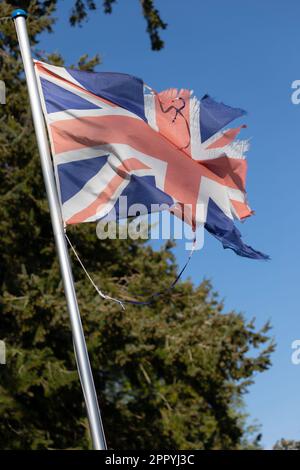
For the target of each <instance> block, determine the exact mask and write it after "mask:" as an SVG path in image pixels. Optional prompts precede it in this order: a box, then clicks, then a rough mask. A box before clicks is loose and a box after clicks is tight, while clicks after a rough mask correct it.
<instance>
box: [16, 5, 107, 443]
mask: <svg viewBox="0 0 300 470" xmlns="http://www.w3.org/2000/svg"><path fill="white" fill-rule="evenodd" d="M26 17H27V13H26V12H25V11H24V10H19V9H18V10H15V11H14V12H13V13H12V19H13V20H14V24H15V27H16V31H17V35H18V41H19V45H20V51H21V55H22V60H23V64H24V70H25V75H26V81H27V87H28V93H29V98H30V104H31V110H32V116H33V123H34V128H35V133H36V138H37V143H38V149H39V154H40V159H41V166H42V171H43V176H44V182H45V186H46V192H47V196H48V202H49V208H50V215H51V221H52V227H53V232H54V238H55V243H56V249H57V253H58V258H59V264H60V269H61V275H62V279H63V283H64V289H65V295H66V299H67V305H68V310H69V315H70V321H71V329H72V335H73V342H74V349H75V357H76V362H77V369H78V373H79V377H80V381H81V385H82V390H83V395H84V399H85V403H86V408H87V414H88V419H89V425H90V431H91V436H92V441H93V447H94V449H95V450H105V449H106V448H107V447H106V441H105V435H104V430H103V425H102V420H101V414H100V410H99V406H98V401H97V394H96V390H95V385H94V380H93V375H92V370H91V366H90V361H89V356H88V352H87V347H86V342H85V338H84V333H83V328H82V323H81V317H80V313H79V308H78V303H77V298H76V293H75V288H74V282H73V276H72V271H71V266H70V260H69V253H68V250H67V245H66V239H65V234H64V227H63V220H62V215H61V209H60V204H59V199H58V195H57V189H56V184H55V179H54V175H53V168H52V161H51V156H50V149H49V144H48V138H47V132H46V127H45V123H44V116H43V112H42V107H41V102H40V96H39V92H38V85H37V80H36V76H35V72H34V66H33V61H32V57H31V50H30V44H29V38H28V33H27V27H26Z"/></svg>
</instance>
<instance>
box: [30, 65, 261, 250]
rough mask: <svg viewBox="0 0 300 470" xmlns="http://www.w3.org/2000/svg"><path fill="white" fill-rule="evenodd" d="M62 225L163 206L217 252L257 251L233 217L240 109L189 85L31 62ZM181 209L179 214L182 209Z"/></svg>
mask: <svg viewBox="0 0 300 470" xmlns="http://www.w3.org/2000/svg"><path fill="white" fill-rule="evenodd" d="M35 70H36V75H37V78H38V84H39V89H40V96H41V100H42V105H43V110H44V115H45V119H46V123H47V127H48V132H49V138H50V142H51V149H52V155H53V163H54V169H55V175H56V181H57V186H58V191H59V196H60V201H61V208H62V214H63V219H64V222H65V224H66V225H68V224H76V223H80V222H91V221H96V220H99V219H101V218H103V217H105V216H109V214H112V213H113V214H115V217H116V218H122V217H127V216H128V213H124V212H122V209H121V204H120V196H126V197H127V207H130V206H131V205H132V204H137V203H138V204H143V206H144V207H145V208H146V210H147V211H148V212H150V211H151V210H153V209H152V208H153V207H160V206H162V205H163V206H164V207H166V205H167V207H169V208H170V211H171V212H173V213H174V214H175V215H177V216H179V217H181V218H183V219H184V220H185V221H187V222H189V223H190V224H191V225H192V226H193V227H194V228H195V227H196V226H197V225H198V224H205V228H206V229H207V230H208V231H209V232H210V233H211V234H212V235H214V236H215V237H216V238H217V239H219V240H220V241H221V242H222V244H223V246H224V248H231V249H233V250H234V251H235V252H236V253H237V254H239V255H241V256H246V257H249V258H256V259H264V258H266V255H264V254H263V253H260V252H259V251H256V250H254V249H253V248H251V247H250V246H248V245H246V244H244V242H243V241H242V239H241V234H240V232H239V230H238V229H237V228H236V227H235V225H234V222H233V221H234V219H239V220H242V219H245V218H246V217H248V216H250V215H251V214H252V211H251V209H250V207H249V205H248V202H247V199H246V190H245V178H246V170H247V164H246V160H245V157H244V154H245V152H246V151H247V149H248V143H247V141H243V140H236V137H237V135H238V134H239V132H240V131H241V128H242V127H245V126H240V127H236V128H230V129H226V130H222V129H223V128H224V127H225V126H227V124H228V123H230V122H231V121H233V120H234V119H236V118H238V117H241V116H242V115H244V114H245V112H244V111H243V110H242V109H239V108H232V107H230V106H227V105H225V104H223V103H218V102H216V101H214V100H213V99H212V98H211V97H210V96H208V95H205V96H204V97H203V98H202V99H201V100H200V101H198V100H197V98H196V97H195V96H193V93H192V92H191V91H189V90H185V89H182V90H176V89H169V90H166V91H162V92H160V93H157V92H155V91H154V90H153V89H152V88H150V87H149V86H148V85H146V84H145V83H144V82H143V81H142V80H140V79H139V78H136V77H133V76H131V75H126V74H121V73H108V72H101V73H93V72H85V71H80V70H74V69H70V68H65V67H56V66H53V65H49V64H46V63H43V62H40V61H36V62H35ZM187 207H188V208H189V209H188V210H187V209H186V208H187Z"/></svg>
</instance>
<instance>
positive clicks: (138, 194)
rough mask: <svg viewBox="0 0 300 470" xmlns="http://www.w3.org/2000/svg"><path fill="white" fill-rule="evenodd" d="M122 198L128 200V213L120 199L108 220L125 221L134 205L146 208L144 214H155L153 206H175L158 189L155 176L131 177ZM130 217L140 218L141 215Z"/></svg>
mask: <svg viewBox="0 0 300 470" xmlns="http://www.w3.org/2000/svg"><path fill="white" fill-rule="evenodd" d="M122 196H125V197H126V198H127V203H126V209H127V210H126V212H124V209H125V206H124V207H123V205H122V204H120V201H119V199H118V200H117V202H116V204H115V206H114V209H113V210H112V211H111V212H110V213H109V214H108V215H107V216H105V219H106V220H115V219H124V218H126V217H128V209H130V207H131V206H133V205H134V204H143V206H145V208H146V209H147V210H146V211H145V212H143V214H144V213H151V212H153V207H152V208H151V205H152V204H159V205H162V204H165V205H167V206H168V207H171V206H172V205H173V204H174V201H173V198H171V197H170V196H169V195H168V194H166V193H165V192H163V191H161V190H160V189H158V188H157V187H156V183H155V177H154V176H136V175H131V178H130V183H129V184H128V186H126V188H125V189H124V191H123V192H122ZM136 208H137V206H136ZM151 209H152V210H151ZM130 215H131V216H135V215H136V216H138V215H139V214H138V213H137V214H130Z"/></svg>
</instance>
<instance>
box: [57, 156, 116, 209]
mask: <svg viewBox="0 0 300 470" xmlns="http://www.w3.org/2000/svg"><path fill="white" fill-rule="evenodd" d="M108 156H109V155H103V156H101V157H95V158H87V159H85V160H79V161H75V162H70V163H61V164H60V165H58V166H57V173H58V178H59V183H60V191H61V202H62V204H63V203H64V202H66V201H67V200H68V199H70V198H71V197H73V196H74V195H75V194H76V193H78V191H80V190H81V189H82V188H83V186H84V185H85V184H86V183H87V182H88V181H89V180H90V179H91V178H93V177H94V176H95V175H96V174H97V173H98V171H100V170H101V168H102V167H103V166H104V165H105V163H106V162H107V159H108Z"/></svg>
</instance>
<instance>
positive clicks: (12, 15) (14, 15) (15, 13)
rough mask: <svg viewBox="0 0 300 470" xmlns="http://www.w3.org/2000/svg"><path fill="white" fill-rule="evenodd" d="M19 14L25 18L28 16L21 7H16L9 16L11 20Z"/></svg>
mask: <svg viewBox="0 0 300 470" xmlns="http://www.w3.org/2000/svg"><path fill="white" fill-rule="evenodd" d="M19 16H23V18H27V16H28V14H27V11H25V10H22V9H21V8H18V9H17V10H14V11H13V12H12V14H11V17H12V19H13V20H15V19H16V18H18V17H19Z"/></svg>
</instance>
